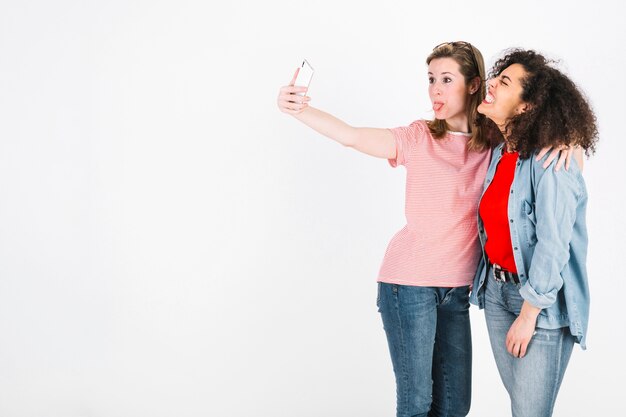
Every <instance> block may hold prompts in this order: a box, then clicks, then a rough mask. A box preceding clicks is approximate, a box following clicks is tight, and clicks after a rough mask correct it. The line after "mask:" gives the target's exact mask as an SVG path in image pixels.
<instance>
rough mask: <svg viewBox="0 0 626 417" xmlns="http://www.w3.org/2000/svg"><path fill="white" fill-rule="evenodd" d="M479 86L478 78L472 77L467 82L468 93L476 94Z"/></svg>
mask: <svg viewBox="0 0 626 417" xmlns="http://www.w3.org/2000/svg"><path fill="white" fill-rule="evenodd" d="M479 88H480V78H478V77H474V79H473V80H472V81H471V82H470V84H469V89H468V91H469V93H470V94H476V92H477V91H478V89H479Z"/></svg>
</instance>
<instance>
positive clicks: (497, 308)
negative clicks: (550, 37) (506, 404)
mask: <svg viewBox="0 0 626 417" xmlns="http://www.w3.org/2000/svg"><path fill="white" fill-rule="evenodd" d="M490 75H491V80H490V81H489V82H488V92H487V95H486V97H485V99H484V100H483V102H482V103H481V104H480V106H479V107H478V111H479V113H481V114H483V115H484V116H486V118H488V119H489V121H485V124H486V126H485V127H486V129H489V128H491V129H492V130H495V131H497V132H499V133H500V134H501V135H502V137H503V139H504V142H503V143H502V144H500V145H499V146H497V147H496V148H495V149H494V151H493V156H492V160H491V163H490V166H489V169H488V171H487V177H486V180H485V190H484V192H483V196H482V198H481V200H480V203H479V216H478V231H479V237H480V241H481V244H482V247H483V259H482V260H481V261H480V265H479V268H478V271H477V274H476V277H475V280H474V286H473V291H472V296H471V301H472V302H473V303H475V304H478V305H479V306H480V307H481V308H484V309H485V317H486V321H487V329H488V332H489V338H490V341H491V347H492V350H493V354H494V357H495V359H496V364H497V366H498V371H499V373H500V377H501V379H502V382H503V383H504V385H505V387H506V389H507V391H508V393H509V396H510V398H511V409H512V414H513V416H514V417H546V416H551V415H552V411H553V408H554V403H555V400H556V396H557V393H558V390H559V387H560V385H561V381H562V379H563V375H564V373H565V369H566V367H567V364H568V361H569V358H570V355H571V353H572V348H573V346H574V343H579V344H580V345H581V347H582V348H583V349H584V348H585V335H586V332H587V322H588V316H589V289H588V285H587V272H586V255H587V230H586V225H585V211H586V205H587V192H586V189H585V183H584V180H583V177H582V175H581V172H580V169H579V167H578V164H577V163H573V164H572V166H571V168H570V169H569V170H567V171H565V170H560V171H555V170H552V169H547V170H544V169H543V168H542V167H541V166H540V164H541V162H538V161H537V158H536V157H535V155H534V154H535V153H536V152H538V151H539V150H540V149H541V148H543V147H560V146H563V145H565V146H569V145H577V146H579V147H581V148H582V149H584V150H585V152H586V153H587V155H589V154H590V153H592V152H593V151H594V150H595V144H596V142H597V139H598V130H597V127H596V118H595V116H594V113H593V111H592V110H591V108H590V106H589V104H588V102H587V100H586V99H585V97H584V95H583V94H582V93H581V92H580V90H579V89H578V88H577V87H576V85H575V84H574V83H573V82H572V81H571V80H570V79H569V78H568V77H567V76H565V75H564V74H563V73H561V72H560V71H559V70H557V69H555V68H554V67H553V66H552V62H550V61H548V60H547V59H546V58H544V57H543V56H542V55H540V54H538V53H536V52H534V51H525V50H513V51H511V52H510V53H508V54H507V55H506V56H505V57H504V58H502V59H500V60H498V61H497V62H496V63H495V65H494V67H493V69H492V71H491V74H490Z"/></svg>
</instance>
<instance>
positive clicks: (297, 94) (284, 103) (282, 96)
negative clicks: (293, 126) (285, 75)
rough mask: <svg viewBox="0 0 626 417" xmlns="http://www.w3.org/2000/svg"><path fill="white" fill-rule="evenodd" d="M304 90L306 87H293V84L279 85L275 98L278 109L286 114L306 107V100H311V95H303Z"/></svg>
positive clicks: (294, 112) (296, 112) (295, 112)
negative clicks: (276, 97)
mask: <svg viewBox="0 0 626 417" xmlns="http://www.w3.org/2000/svg"><path fill="white" fill-rule="evenodd" d="M296 76H297V71H296ZM294 77H295V76H294ZM292 83H293V80H292ZM306 91H307V88H306V87H295V86H293V85H286V86H284V87H281V88H280V91H279V93H278V99H277V100H276V101H277V104H278V108H279V109H280V111H282V112H283V113H288V114H298V113H301V112H302V111H303V110H304V109H305V108H307V107H308V102H309V101H310V100H311V97H308V96H305V95H304V94H306Z"/></svg>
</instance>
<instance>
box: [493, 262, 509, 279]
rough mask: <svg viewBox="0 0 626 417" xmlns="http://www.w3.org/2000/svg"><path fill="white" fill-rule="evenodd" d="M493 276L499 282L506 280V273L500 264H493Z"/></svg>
mask: <svg viewBox="0 0 626 417" xmlns="http://www.w3.org/2000/svg"><path fill="white" fill-rule="evenodd" d="M493 277H494V278H495V280H496V281H498V282H506V273H505V272H504V270H503V269H502V267H501V266H500V265H498V264H493Z"/></svg>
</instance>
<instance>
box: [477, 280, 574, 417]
mask: <svg viewBox="0 0 626 417" xmlns="http://www.w3.org/2000/svg"><path fill="white" fill-rule="evenodd" d="M488 273H489V274H490V273H491V271H488ZM485 283H486V285H487V288H486V290H485V318H486V320H487V330H488V332H489V339H490V341H491V349H492V351H493V356H494V357H495V359H496V364H497V365H498V371H499V372H500V378H501V379H502V382H503V383H504V386H505V388H506V390H507V391H508V393H509V397H510V398H511V412H512V415H513V417H549V416H551V415H552V410H553V409H554V403H555V401H556V396H557V393H558V392H559V388H560V386H561V381H563V375H564V374H565V369H566V368H567V363H568V362H569V358H570V356H571V354H572V349H573V347H574V337H573V336H572V335H571V333H570V332H569V328H568V327H562V328H558V329H540V328H537V329H536V333H535V335H534V336H533V338H532V339H531V341H530V344H529V345H528V349H527V350H526V356H524V357H523V358H516V357H514V356H512V355H511V354H509V352H508V351H507V350H506V334H507V333H508V331H509V329H510V328H511V325H512V324H513V322H514V321H515V319H516V318H517V316H518V315H519V313H520V310H521V308H522V304H523V303H524V299H523V298H522V296H521V295H520V293H519V285H517V284H513V283H503V282H498V281H496V280H495V279H494V278H493V275H491V276H489V277H488V278H487V280H486V281H485Z"/></svg>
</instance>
